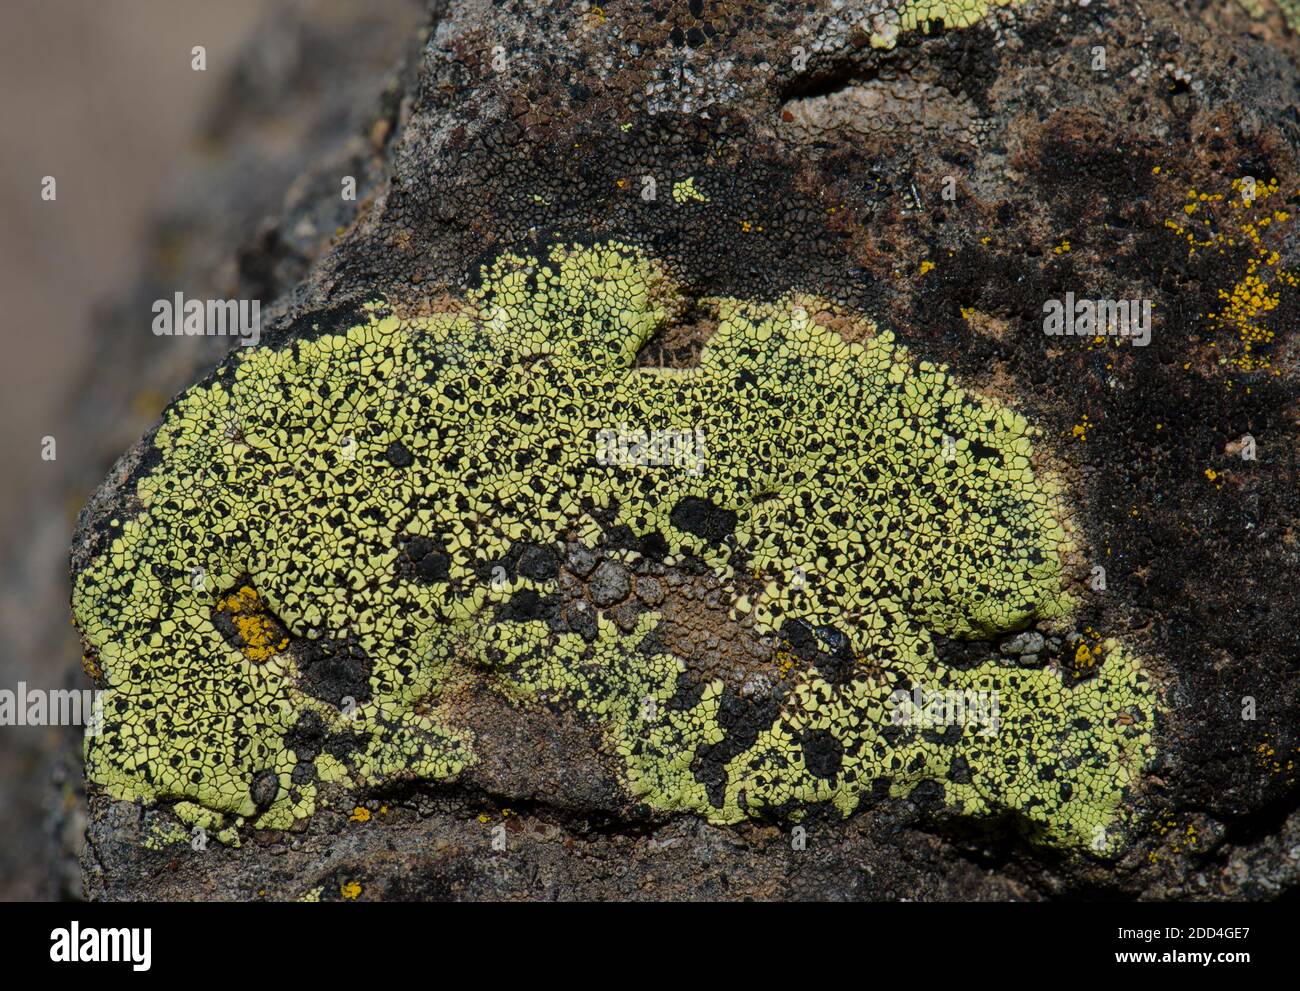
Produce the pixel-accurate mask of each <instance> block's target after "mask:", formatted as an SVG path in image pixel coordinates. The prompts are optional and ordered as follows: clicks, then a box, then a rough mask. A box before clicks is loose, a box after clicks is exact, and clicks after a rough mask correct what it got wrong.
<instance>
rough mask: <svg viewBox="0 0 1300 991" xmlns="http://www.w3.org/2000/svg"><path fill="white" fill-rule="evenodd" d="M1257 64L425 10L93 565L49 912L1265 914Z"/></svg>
mask: <svg viewBox="0 0 1300 991" xmlns="http://www.w3.org/2000/svg"><path fill="white" fill-rule="evenodd" d="M1290 13H1292V12H1291V11H1288V10H1286V9H1280V8H1276V7H1274V6H1273V5H1271V4H1267V3H1261V4H1254V5H1251V7H1250V9H1249V10H1247V9H1245V8H1243V7H1242V6H1241V5H1239V4H1236V3H1148V4H1143V5H1141V6H1140V7H1139V6H1137V5H1130V4H1107V3H1090V4H1087V5H1078V4H1074V3H1034V2H1027V3H1015V2H1010V3H999V4H990V3H983V2H977V0H968V2H963V3H954V4H943V3H915V2H910V0H909V2H902V3H899V2H885V0H878V2H863V3H846V4H825V5H819V4H802V5H784V4H770V5H762V6H759V5H752V6H750V5H744V4H740V3H728V2H720V3H680V4H679V3H653V2H652V3H647V4H645V5H642V6H640V7H636V8H635V9H622V8H616V7H613V6H611V7H610V8H608V9H603V8H596V7H592V8H588V9H580V8H572V9H570V8H567V7H566V8H563V9H549V8H544V7H542V6H540V5H535V4H529V3H500V4H489V3H474V2H470V3H463V4H460V3H457V4H451V5H447V6H446V7H445V9H444V6H443V5H435V6H434V8H433V9H431V10H430V12H429V19H430V25H431V26H432V27H433V32H432V34H431V36H430V37H429V39H428V43H427V45H425V46H424V48H423V50H422V51H421V52H420V54H419V56H418V58H417V60H416V61H415V63H414V64H413V65H412V66H411V68H410V71H408V72H406V73H405V74H403V75H402V77H401V78H402V80H403V81H402V83H401V85H402V86H403V87H405V88H404V90H403V91H402V92H400V93H391V94H390V95H389V96H388V97H387V98H386V106H389V107H391V108H392V111H391V113H390V114H389V115H387V116H384V117H383V118H382V120H384V121H387V122H388V126H389V127H391V133H389V132H388V131H385V132H384V137H385V139H386V140H383V141H381V142H379V143H378V144H377V145H376V146H375V150H374V152H373V154H372V155H370V156H368V157H367V159H366V161H367V162H368V163H369V165H368V168H367V169H361V166H357V165H352V166H344V165H343V164H339V165H338V166H337V168H336V167H334V166H327V167H323V168H318V169H316V170H314V171H313V173H312V175H313V178H312V179H310V180H308V181H305V182H304V183H303V184H301V185H300V187H299V196H298V198H297V199H296V200H295V203H296V204H297V207H296V210H297V211H298V212H299V213H301V214H303V215H307V216H311V215H315V214H317V213H318V212H319V213H320V214H321V215H324V213H325V212H326V211H329V210H331V209H333V207H332V206H331V204H335V205H337V202H338V201H337V189H338V176H339V175H341V174H348V171H346V170H351V169H354V168H355V169H358V170H359V173H358V174H365V175H367V176H368V181H369V188H370V189H371V190H372V194H371V195H369V196H366V197H365V198H364V199H363V200H362V201H361V203H360V209H359V210H358V211H357V213H356V216H355V217H354V218H347V219H346V220H344V222H345V223H347V224H348V228H347V230H346V231H345V232H344V233H343V234H342V236H341V237H340V239H339V240H338V241H337V243H335V244H334V245H333V246H332V247H331V248H330V250H328V252H327V253H325V254H323V255H322V256H321V257H320V260H319V261H318V262H316V263H315V264H310V261H311V259H312V258H313V257H314V256H315V251H312V250H305V251H303V252H301V253H300V259H301V260H300V261H298V262H297V263H296V264H292V265H289V267H288V268H285V267H284V265H285V264H288V263H287V262H285V261H284V260H283V259H281V264H279V265H273V264H271V265H268V266H267V270H268V271H270V272H274V273H279V274H277V275H275V276H274V278H272V279H271V280H270V281H269V282H268V283H267V287H266V288H265V289H261V290H258V291H261V292H263V293H264V294H265V296H266V297H267V298H268V299H269V298H272V297H274V296H275V295H276V290H277V287H279V286H287V285H288V284H289V283H290V282H292V281H293V280H294V279H295V278H298V277H299V276H300V277H301V280H302V281H301V282H300V283H299V284H298V285H297V286H296V287H295V288H294V289H293V290H292V292H291V293H290V294H289V295H288V296H287V297H285V298H283V299H282V300H280V301H279V302H278V303H277V304H276V306H275V307H274V310H273V316H274V325H273V326H272V327H271V329H270V330H269V332H267V333H266V334H264V335H263V341H262V344H261V345H260V346H259V348H258V349H256V350H253V351H250V352H240V353H236V354H233V355H231V356H230V357H229V358H227V359H226V360H225V361H224V362H223V363H222V364H221V366H219V368H218V369H217V370H216V371H215V372H213V373H212V374H211V375H209V376H207V377H205V378H204V379H203V380H202V381H201V382H200V383H199V384H197V385H196V386H195V387H194V388H193V389H191V390H190V391H189V392H188V393H186V394H185V395H183V396H181V397H179V398H178V399H177V400H176V401H175V402H174V403H173V404H172V405H171V406H169V407H168V409H167V410H166V411H165V413H164V416H163V420H162V423H161V425H160V426H159V427H158V428H156V429H155V430H153V431H151V432H150V433H149V435H147V436H146V437H145V439H144V440H143V441H142V442H140V443H139V444H138V445H136V447H134V448H133V449H132V450H131V452H129V453H128V454H127V455H126V456H125V457H124V458H123V459H122V460H121V461H120V462H119V464H118V465H117V466H116V467H115V469H114V471H113V473H112V474H111V475H110V477H109V479H108V481H107V482H105V483H104V485H103V486H102V487H101V489H100V490H99V492H97V493H96V495H95V496H94V497H93V498H92V500H91V502H90V504H89V506H88V507H87V509H86V510H85V511H84V512H83V515H82V518H81V522H80V528H79V533H78V536H77V539H76V542H75V544H74V548H73V572H74V587H75V594H74V606H75V613H76V618H77V621H78V624H79V626H80V628H81V631H82V634H83V637H84V639H85V643H86V647H87V652H86V664H87V669H88V670H89V671H91V672H92V674H93V676H94V677H95V678H96V679H98V681H99V683H100V684H101V685H102V686H103V687H106V688H108V689H109V695H108V696H107V701H108V705H107V711H106V723H107V729H106V732H105V733H104V734H103V735H102V736H101V737H98V738H96V739H95V740H92V741H90V743H89V745H88V751H87V753H88V756H89V763H88V771H89V782H88V791H89V803H90V804H89V818H90V825H89V834H88V835H89V840H90V842H89V844H88V846H87V849H86V853H85V856H84V858H83V867H84V870H85V876H86V882H87V889H88V891H89V893H90V894H91V896H92V897H100V898H142V897H143V898H150V897H152V898H184V897H202V898H254V897H265V898H289V899H292V898H313V899H314V898H361V899H366V898H386V897H388V898H403V897H405V898H436V897H453V898H454V897H529V898H573V897H654V898H690V897H761V898H777V897H809V898H812V897H816V898H1008V897H1013V898H1042V897H1051V896H1059V895H1070V894H1073V895H1082V894H1088V895H1094V894H1107V895H1119V896H1131V897H1151V898H1176V897H1192V898H1232V897H1235V898H1263V897H1276V896H1278V895H1279V894H1281V893H1283V892H1285V891H1287V890H1288V889H1292V888H1294V887H1295V885H1296V881H1297V871H1300V842H1298V841H1300V836H1298V835H1297V831H1298V830H1300V812H1298V811H1297V796H1298V794H1300V789H1298V788H1297V783H1296V769H1295V760H1296V759H1297V756H1300V732H1298V730H1300V727H1298V726H1297V718H1296V713H1295V699H1296V694H1297V688H1298V687H1300V686H1298V685H1297V668H1296V665H1297V662H1296V657H1297V652H1296V649H1295V648H1296V642H1295V630H1296V628H1297V622H1296V620H1297V616H1296V613H1297V602H1296V597H1295V593H1294V590H1293V588H1292V583H1290V582H1289V581H1288V578H1289V577H1290V576H1292V575H1293V574H1294V573H1295V570H1296V566H1297V563H1298V562H1297V549H1296V544H1295V540H1296V536H1295V530H1294V526H1295V515H1296V509H1297V503H1298V502H1300V487H1298V486H1297V480H1298V479H1297V471H1296V465H1297V437H1296V428H1297V422H1296V417H1297V412H1300V411H1298V409H1297V403H1296V397H1297V390H1296V384H1295V375H1296V372H1297V369H1296V360H1295V359H1296V355H1295V338H1294V335H1293V333H1292V329H1293V327H1294V326H1295V321H1296V317H1297V305H1296V283H1297V280H1296V277H1295V276H1294V275H1293V274H1292V269H1294V268H1297V267H1300V257H1298V255H1300V252H1297V245H1296V240H1295V237H1294V235H1293V233H1292V232H1293V222H1292V215H1293V212H1294V209H1295V206H1296V200H1297V193H1296V190H1297V183H1298V181H1300V176H1298V175H1297V167H1296V160H1295V145H1296V139H1297V136H1298V135H1300V121H1298V120H1297V119H1296V115H1295V113H1294V111H1293V110H1287V109H1286V108H1288V107H1290V106H1291V105H1292V103H1293V102H1294V93H1295V89H1296V86H1295V80H1296V71H1297V66H1296V56H1297V54H1298V52H1300V49H1298V48H1297V42H1296V39H1295V37H1294V35H1293V34H1291V33H1290V29H1289V28H1288V27H1287V26H1286V18H1287V16H1288V15H1289V14H1290ZM940 20H941V21H942V22H943V23H939V22H938V21H940ZM340 219H341V220H342V219H343V218H340ZM295 229H296V228H295ZM271 254H272V255H273V256H274V254H275V253H271ZM1067 293H1071V294H1073V295H1074V296H1075V297H1078V298H1080V299H1082V298H1088V299H1132V300H1143V299H1145V300H1151V301H1152V302H1153V304H1154V307H1153V309H1154V318H1153V324H1152V326H1151V327H1150V340H1149V344H1146V345H1145V346H1140V345H1139V340H1140V339H1139V338H1136V337H1125V336H1116V335H1113V334H1107V335H1104V336H1093V335H1085V336H1053V335H1050V334H1045V333H1044V303H1045V302H1047V301H1049V300H1054V299H1065V298H1066V294H1067ZM250 294H251V291H250ZM904 349H905V350H904ZM936 364H941V365H943V366H945V367H946V371H945V370H942V369H939V368H936V367H935V365H936ZM665 368H667V369H675V371H662V370H660V369H665ZM724 382H725V388H724ZM894 404H897V405H896V406H895V405H894ZM345 414H346V415H345ZM624 420H626V421H627V423H628V424H629V425H630V427H631V428H632V429H633V430H636V429H649V428H659V429H660V430H672V431H677V432H678V433H676V434H674V436H675V437H677V438H678V440H679V441H680V440H681V434H682V432H686V433H689V435H690V436H691V437H692V438H694V437H695V434H694V430H693V428H694V426H697V425H699V424H701V423H703V424H705V426H706V428H707V429H706V430H705V431H704V436H705V444H704V446H705V449H706V450H707V454H706V455H705V456H704V457H703V458H702V460H703V462H704V464H703V467H702V470H699V471H696V470H694V469H697V468H700V465H699V464H696V463H693V462H692V457H693V455H694V454H698V451H697V450H696V449H695V448H691V447H689V446H688V447H685V448H683V447H682V446H680V444H679V446H676V447H674V448H673V449H672V450H671V451H670V452H669V454H668V455H665V453H664V450H663V448H662V447H659V448H655V449H653V450H651V451H650V453H647V449H646V448H645V447H644V446H638V447H637V453H636V454H635V455H629V454H628V453H627V452H626V451H624V452H622V453H618V454H617V455H616V456H614V457H612V458H611V457H605V456H602V455H601V454H600V453H599V450H598V447H597V446H596V445H594V444H592V445H591V446H590V447H589V448H584V446H583V445H585V444H590V443H591V441H592V440H593V438H598V437H599V434H600V431H601V429H602V428H603V429H614V430H616V431H621V430H623V425H624ZM733 424H734V426H735V429H734V433H731V434H728V432H727V431H728V429H731V428H732V427H731V425H733ZM557 442H558V443H557ZM715 442H716V443H715ZM634 443H639V442H634ZM616 446H617V445H616ZM606 454H608V448H606ZM611 462H613V463H611ZM435 469H436V470H435ZM881 479H883V482H882V481H881ZM534 483H536V484H534ZM895 523H897V524H898V526H897V527H895V526H894V525H893V524H895ZM434 524H437V525H436V526H435V525H434ZM498 569H499V573H498ZM1099 569H1104V573H1103V571H1100V570H1099ZM196 575H197V578H196ZM1103 578H1104V580H1103ZM917 685H922V686H924V687H927V688H939V689H954V688H956V689H962V690H964V689H967V688H977V689H981V690H992V691H996V692H998V693H999V697H1000V699H1001V702H1002V704H1003V706H1004V709H1003V713H1002V716H1003V718H1002V721H1001V725H1000V726H998V727H997V728H996V733H995V741H994V742H992V743H989V742H987V741H984V742H981V740H980V737H979V734H980V731H981V729H983V728H984V727H983V726H979V725H958V726H944V727H943V728H935V727H920V728H918V727H916V726H902V727H900V726H898V725H897V724H896V723H895V722H893V721H892V720H891V719H890V718H889V712H890V710H889V709H888V708H887V704H888V703H889V701H890V700H891V699H893V698H894V694H893V693H894V692H896V691H898V690H900V689H901V690H902V691H904V692H905V693H906V692H907V691H909V690H910V689H912V688H913V687H915V686H917Z"/></svg>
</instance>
